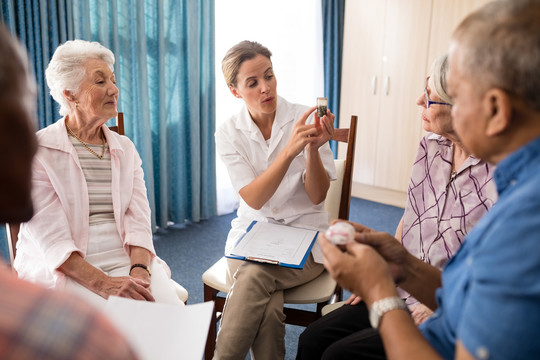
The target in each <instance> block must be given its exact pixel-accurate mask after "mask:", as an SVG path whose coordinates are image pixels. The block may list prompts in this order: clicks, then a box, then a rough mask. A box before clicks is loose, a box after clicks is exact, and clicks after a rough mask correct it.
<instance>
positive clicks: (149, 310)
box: [105, 296, 214, 360]
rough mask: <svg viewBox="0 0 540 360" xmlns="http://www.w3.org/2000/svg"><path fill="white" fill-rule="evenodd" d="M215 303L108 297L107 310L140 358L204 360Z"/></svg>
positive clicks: (147, 359) (153, 359)
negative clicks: (185, 303) (170, 302)
mask: <svg viewBox="0 0 540 360" xmlns="http://www.w3.org/2000/svg"><path fill="white" fill-rule="evenodd" d="M213 306H214V304H213V302H211V301H209V302H206V303H201V304H194V305H187V306H181V305H180V306H179V305H170V304H161V303H154V302H147V301H136V300H132V299H126V298H120V297H116V296H111V297H109V300H108V301H107V305H106V307H105V313H106V315H107V316H108V317H109V319H110V320H111V322H112V323H113V324H114V325H116V327H117V328H118V330H119V331H120V332H121V333H123V334H124V336H125V337H126V339H127V340H128V341H129V342H130V343H131V344H132V346H133V348H134V349H135V351H137V353H138V355H139V356H140V358H141V360H150V359H152V360H155V359H160V360H169V359H171V360H172V359H175V360H178V359H183V360H192V359H193V360H201V359H202V358H203V353H204V345H205V343H206V337H207V335H208V328H209V325H210V319H211V316H212V308H213Z"/></svg>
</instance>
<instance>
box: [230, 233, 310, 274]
mask: <svg viewBox="0 0 540 360" xmlns="http://www.w3.org/2000/svg"><path fill="white" fill-rule="evenodd" d="M316 235H317V230H311V229H304V228H298V227H293V226H287V225H280V224H271V223H266V222H257V223H256V224H255V225H253V227H252V228H251V230H249V231H248V232H247V233H246V235H244V237H243V238H242V239H241V240H240V241H239V242H238V244H236V246H235V247H234V248H233V249H232V250H231V252H230V255H233V256H238V257H244V258H259V259H267V260H273V261H277V262H279V263H284V264H291V265H299V264H301V262H302V259H303V258H304V256H305V255H306V253H307V252H308V250H309V247H310V246H311V244H312V242H313V239H314V238H315V236H316Z"/></svg>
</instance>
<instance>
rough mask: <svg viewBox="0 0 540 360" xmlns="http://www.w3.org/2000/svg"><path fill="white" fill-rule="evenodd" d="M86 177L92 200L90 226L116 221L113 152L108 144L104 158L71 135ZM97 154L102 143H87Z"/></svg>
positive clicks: (101, 148)
mask: <svg viewBox="0 0 540 360" xmlns="http://www.w3.org/2000/svg"><path fill="white" fill-rule="evenodd" d="M69 139H70V141H71V143H72V144H73V146H74V147H75V150H76V151H77V155H78V156H79V162H80V163H81V167H82V170H83V173H84V177H85V178H86V184H87V187H88V199H89V201H90V204H89V207H90V214H89V215H90V226H92V225H98V224H105V223H111V222H112V223H114V222H115V220H114V211H113V203H112V190H111V179H112V172H111V152H110V151H109V146H108V145H106V149H105V154H104V156H103V159H99V158H98V157H96V156H95V155H94V154H92V153H91V152H90V151H88V150H87V149H86V148H85V147H84V146H83V145H82V144H81V143H80V142H79V141H78V140H77V139H75V138H74V137H73V136H71V135H69ZM87 145H88V147H90V148H91V149H92V150H94V151H95V152H96V154H101V152H102V150H103V147H102V145H92V144H87Z"/></svg>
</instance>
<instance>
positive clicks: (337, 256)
mask: <svg viewBox="0 0 540 360" xmlns="http://www.w3.org/2000/svg"><path fill="white" fill-rule="evenodd" d="M351 224H352V225H353V226H354V228H355V230H356V233H355V238H354V240H355V241H353V242H349V243H347V245H346V246H345V248H344V250H345V251H342V249H340V248H338V247H336V246H334V245H333V244H332V243H330V241H329V240H328V239H326V237H325V236H324V234H321V235H319V242H320V245H321V249H322V252H323V255H324V266H325V267H326V269H327V270H328V271H329V272H330V274H331V275H332V277H334V279H336V281H337V282H338V283H340V284H341V285H342V286H343V287H344V288H345V289H347V290H349V291H351V292H352V293H353V294H356V295H358V296H360V297H361V298H362V299H363V300H364V301H365V302H366V304H368V305H371V304H372V303H373V302H374V301H376V300H379V299H382V298H384V297H388V296H396V295H397V291H396V288H395V285H396V283H399V282H400V281H403V280H404V279H405V277H406V274H405V270H404V265H405V264H406V263H407V261H409V257H410V256H412V255H410V254H409V252H408V251H407V250H406V249H405V248H404V247H403V246H402V245H401V244H400V243H399V242H398V241H396V239H395V238H394V237H393V236H392V235H390V234H387V233H382V232H376V231H374V230H372V229H370V228H367V227H365V226H362V225H360V224H356V223H352V222H351ZM350 300H351V301H352V299H350Z"/></svg>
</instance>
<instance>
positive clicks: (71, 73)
mask: <svg viewBox="0 0 540 360" xmlns="http://www.w3.org/2000/svg"><path fill="white" fill-rule="evenodd" d="M89 59H100V60H103V61H105V63H107V65H108V66H109V68H110V69H111V70H113V71H114V54H113V53H112V51H111V50H109V49H107V48H106V47H105V46H103V45H101V44H100V43H98V42H95V41H93V42H90V41H85V40H70V41H66V42H65V43H63V44H62V45H60V46H58V47H57V48H56V50H55V51H54V54H53V57H52V59H51V61H50V62H49V66H47V70H45V77H46V79H47V85H48V86H49V89H50V92H51V96H52V97H53V99H54V100H56V102H57V103H58V104H60V115H62V116H65V115H67V114H69V112H70V103H69V101H67V100H66V98H65V97H64V94H63V92H64V90H68V91H71V92H74V93H76V92H77V91H78V90H79V87H80V85H81V82H82V80H83V78H84V76H85V71H86V70H85V67H84V65H85V63H86V62H87V61H88V60H89Z"/></svg>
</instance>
